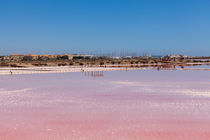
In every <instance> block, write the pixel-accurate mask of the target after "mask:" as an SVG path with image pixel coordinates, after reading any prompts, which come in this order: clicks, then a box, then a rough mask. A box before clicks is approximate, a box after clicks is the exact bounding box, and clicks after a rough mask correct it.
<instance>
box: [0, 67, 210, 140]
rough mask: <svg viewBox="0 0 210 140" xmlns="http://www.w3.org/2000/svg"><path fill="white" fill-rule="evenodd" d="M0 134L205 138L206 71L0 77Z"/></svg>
mask: <svg viewBox="0 0 210 140" xmlns="http://www.w3.org/2000/svg"><path fill="white" fill-rule="evenodd" d="M85 75H86V76H85ZM0 140H210V72H208V71H153V70H141V71H140V70H139V71H113V72H104V77H91V76H87V74H84V73H63V74H35V75H13V76H0Z"/></svg>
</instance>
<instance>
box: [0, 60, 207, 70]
mask: <svg viewBox="0 0 210 140" xmlns="http://www.w3.org/2000/svg"><path fill="white" fill-rule="evenodd" d="M202 64H210V62H209V61H208V60H207V61H200V60H195V59H186V60H185V59H183V60H176V61H174V60H168V61H166V60H160V59H155V58H153V59H77V60H45V61H44V60H34V61H13V62H10V61H0V67H33V66H35V67H36V66H87V67H95V66H97V67H151V66H152V67H162V68H164V67H165V68H172V67H174V66H180V67H184V66H191V65H202Z"/></svg>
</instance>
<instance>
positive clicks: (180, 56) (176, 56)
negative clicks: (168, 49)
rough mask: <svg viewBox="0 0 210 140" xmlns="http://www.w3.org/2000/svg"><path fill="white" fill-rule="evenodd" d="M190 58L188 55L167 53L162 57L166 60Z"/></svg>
mask: <svg viewBox="0 0 210 140" xmlns="http://www.w3.org/2000/svg"><path fill="white" fill-rule="evenodd" d="M186 58H188V57H187V56H186V55H166V56H164V57H163V58H162V60H165V61H176V60H183V59H186Z"/></svg>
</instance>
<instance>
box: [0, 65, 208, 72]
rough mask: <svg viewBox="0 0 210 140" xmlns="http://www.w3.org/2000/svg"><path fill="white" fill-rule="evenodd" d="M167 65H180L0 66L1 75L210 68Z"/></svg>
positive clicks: (206, 69)
mask: <svg viewBox="0 0 210 140" xmlns="http://www.w3.org/2000/svg"><path fill="white" fill-rule="evenodd" d="M203 65H209V63H208V64H203V63H202V64H201V63H188V64H185V65H184V66H203ZM165 66H179V65H173V64H150V65H149V64H141V65H136V64H134V65H106V66H32V67H0V75H19V74H47V73H68V72H94V71H119V70H196V71H198V70H203V71H210V68H176V67H165Z"/></svg>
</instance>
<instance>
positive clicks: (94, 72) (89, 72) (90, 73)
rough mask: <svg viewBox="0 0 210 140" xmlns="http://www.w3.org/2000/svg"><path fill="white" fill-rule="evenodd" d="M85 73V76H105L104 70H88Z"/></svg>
mask: <svg viewBox="0 0 210 140" xmlns="http://www.w3.org/2000/svg"><path fill="white" fill-rule="evenodd" d="M83 73H84V75H85V76H90V77H104V72H103V71H86V72H83Z"/></svg>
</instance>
